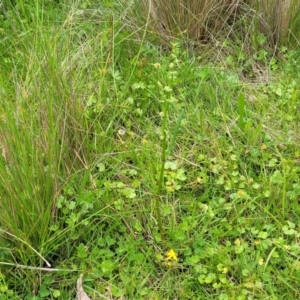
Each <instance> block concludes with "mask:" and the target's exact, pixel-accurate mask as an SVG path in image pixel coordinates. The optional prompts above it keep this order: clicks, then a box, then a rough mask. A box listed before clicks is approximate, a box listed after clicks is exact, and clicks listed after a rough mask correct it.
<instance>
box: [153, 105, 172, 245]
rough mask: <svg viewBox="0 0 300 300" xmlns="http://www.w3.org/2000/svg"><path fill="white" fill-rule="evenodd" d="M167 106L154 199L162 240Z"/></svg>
mask: <svg viewBox="0 0 300 300" xmlns="http://www.w3.org/2000/svg"><path fill="white" fill-rule="evenodd" d="M168 108H169V102H167V101H166V102H165V105H164V109H163V126H162V154H161V165H160V173H159V178H158V184H157V193H156V194H157V195H156V200H155V206H156V213H157V220H158V227H159V231H160V235H161V239H162V241H164V240H165V237H164V230H163V226H162V222H161V212H160V202H159V201H160V198H159V195H160V193H161V190H162V186H163V181H164V171H165V162H166V151H167V133H166V129H167V113H168Z"/></svg>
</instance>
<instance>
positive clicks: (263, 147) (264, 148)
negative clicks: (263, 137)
mask: <svg viewBox="0 0 300 300" xmlns="http://www.w3.org/2000/svg"><path fill="white" fill-rule="evenodd" d="M267 148H268V147H267V145H266V144H262V145H261V147H260V149H261V150H266V149H267Z"/></svg>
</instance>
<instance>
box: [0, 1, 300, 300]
mask: <svg viewBox="0 0 300 300" xmlns="http://www.w3.org/2000/svg"><path fill="white" fill-rule="evenodd" d="M4 2H5V1H4ZM16 2H18V3H19V4H18V5H19V6H17V7H14V6H9V4H8V3H5V5H6V10H5V11H4V10H2V11H1V21H0V35H1V42H0V49H1V51H0V53H1V55H0V71H1V72H0V102H1V105H0V107H1V108H0V146H1V157H0V196H1V199H0V211H1V213H0V299H28V300H29V299H30V300H37V299H66V300H67V299H73V298H74V297H75V294H76V291H75V290H76V281H77V279H78V278H79V276H80V274H83V275H84V277H83V279H84V290H85V291H86V292H87V294H88V295H89V296H90V297H91V299H239V300H242V299H247V300H248V299H249V300H250V299H298V298H299V296H300V292H299V288H300V280H299V278H300V248H299V237H300V223H299V214H300V208H299V197H300V181H299V175H300V165H299V161H300V150H299V134H298V131H299V129H298V128H299V122H300V119H299V107H300V102H299V97H300V90H299V86H300V85H299V81H300V80H299V78H300V76H299V75H300V74H299V73H300V68H299V62H300V55H299V51H297V50H296V51H295V50H292V48H288V47H281V48H280V51H279V52H280V53H279V55H278V56H274V53H273V52H272V50H270V51H269V50H265V48H266V49H268V47H265V46H266V43H267V41H266V40H265V39H264V36H263V35H260V34H259V33H256V35H255V36H253V40H254V41H255V43H256V46H255V47H256V48H255V47H254V48H255V49H256V52H255V53H252V52H247V50H246V49H245V48H244V46H245V45H244V44H243V43H239V42H238V41H236V42H233V41H231V40H230V39H229V38H228V37H225V39H224V41H222V43H221V45H222V46H221V48H222V49H221V50H222V51H221V50H220V48H218V47H216V48H210V49H209V51H210V52H209V53H211V54H213V55H212V57H214V58H216V59H214V60H213V59H211V60H208V59H207V57H209V54H207V53H208V52H207V53H200V54H201V55H200V54H199V52H197V51H198V50H197V51H196V50H195V51H194V50H192V49H190V48H189V47H188V46H187V45H186V43H185V42H182V43H181V41H176V42H172V43H170V45H169V49H166V48H160V47H158V46H154V45H153V44H151V43H149V42H148V40H146V39H145V37H146V34H145V33H146V32H145V31H144V32H143V33H142V34H141V40H142V43H136V42H135V35H134V34H132V32H128V31H127V30H123V29H124V28H123V25H124V24H123V20H122V19H121V18H120V17H119V16H118V14H115V15H114V14H113V13H112V11H111V9H112V8H109V7H108V6H109V5H108V4H109V2H108V3H106V4H107V5H106V6H105V7H100V6H99V4H97V3H96V1H78V2H76V3H68V2H67V1H65V2H64V4H55V3H54V2H53V3H52V2H51V1H49V3H48V2H47V5H45V6H42V5H41V4H40V5H38V3H37V1H33V4H30V3H31V2H26V1H16ZM95 7H96V8H95ZM28 11H30V14H29V13H26V12H28ZM295 22H296V21H295ZM254 48H253V49H254ZM251 51H252V50H251ZM278 57H280V58H281V59H279V58H278ZM170 250H173V251H175V254H176V256H177V260H176V259H175V258H176V257H175V258H174V256H173V258H172V254H173V255H174V253H173V252H172V251H170Z"/></svg>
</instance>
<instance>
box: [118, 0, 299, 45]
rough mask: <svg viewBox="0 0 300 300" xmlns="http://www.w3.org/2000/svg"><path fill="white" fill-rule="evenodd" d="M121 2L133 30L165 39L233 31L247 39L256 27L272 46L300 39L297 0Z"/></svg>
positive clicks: (203, 38) (204, 38)
mask: <svg viewBox="0 0 300 300" xmlns="http://www.w3.org/2000/svg"><path fill="white" fill-rule="evenodd" d="M121 3H122V5H123V6H122V7H123V8H125V12H126V14H127V18H126V22H127V25H128V27H129V28H131V30H132V31H133V32H135V31H139V29H138V28H140V30H146V31H148V32H149V33H150V36H151V34H152V35H153V34H154V36H155V37H156V39H157V40H160V41H161V42H162V43H164V42H166V43H168V42H169V41H170V40H174V39H181V40H182V39H188V40H190V41H193V42H194V43H208V42H211V41H214V40H216V39H217V40H218V39H219V38H220V37H221V36H223V37H225V38H226V37H228V35H229V32H231V33H234V34H235V37H239V38H240V39H244V38H247V36H248V35H249V34H252V33H253V31H255V32H257V33H260V34H264V35H265V36H266V37H267V39H268V42H269V44H270V45H272V46H274V45H278V44H279V43H282V42H283V43H284V42H287V41H291V40H297V39H298V36H297V29H296V24H297V20H298V15H299V10H300V9H299V3H298V1H294V0H285V1H277V0H270V1H256V0H249V1H241V0H222V1H206V0H201V1H187V2H184V3H183V2H182V1H180V0H178V1H177V0H176V1H163V2H161V1H156V0H151V1H149V0H142V1H132V2H129V3H128V2H122V1H121ZM249 25H250V28H249ZM249 29H250V31H249ZM294 29H295V30H294Z"/></svg>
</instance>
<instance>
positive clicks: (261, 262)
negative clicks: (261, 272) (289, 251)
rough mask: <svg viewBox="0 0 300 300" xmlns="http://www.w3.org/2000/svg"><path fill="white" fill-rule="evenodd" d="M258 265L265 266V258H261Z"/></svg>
mask: <svg viewBox="0 0 300 300" xmlns="http://www.w3.org/2000/svg"><path fill="white" fill-rule="evenodd" d="M258 264H259V265H260V266H262V265H263V264H264V259H263V258H260V259H259V261H258Z"/></svg>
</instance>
